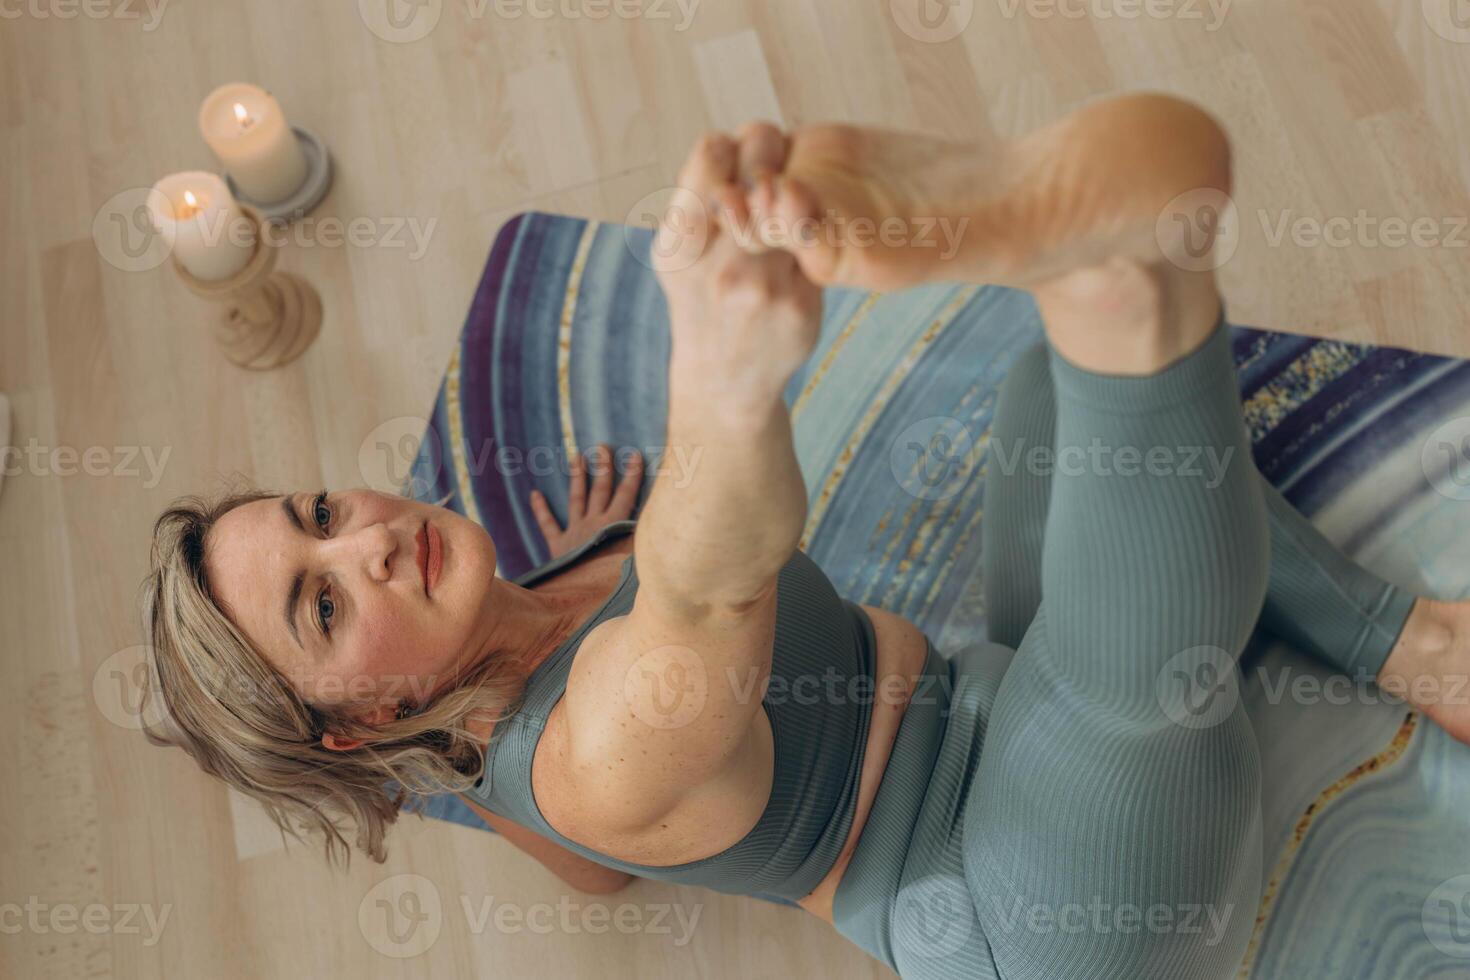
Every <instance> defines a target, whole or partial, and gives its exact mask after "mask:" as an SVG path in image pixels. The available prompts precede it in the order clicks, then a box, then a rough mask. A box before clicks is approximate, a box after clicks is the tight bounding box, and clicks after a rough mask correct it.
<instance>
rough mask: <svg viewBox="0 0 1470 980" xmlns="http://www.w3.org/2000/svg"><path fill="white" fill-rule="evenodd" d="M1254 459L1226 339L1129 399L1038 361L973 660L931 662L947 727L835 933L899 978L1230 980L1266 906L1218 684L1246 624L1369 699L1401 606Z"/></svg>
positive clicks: (1006, 396) (1253, 826)
mask: <svg viewBox="0 0 1470 980" xmlns="http://www.w3.org/2000/svg"><path fill="white" fill-rule="evenodd" d="M1037 447H1039V448H1037ZM1250 449H1251V447H1250V440H1249V438H1248V436H1247V433H1246V431H1245V426H1244V423H1243V420H1242V417H1241V410H1240V400H1239V391H1238V387H1237V381H1236V376H1235V368H1234V360H1233V358H1232V356H1231V351H1230V331H1229V328H1228V327H1227V326H1226V325H1225V323H1224V321H1223V319H1222V321H1221V322H1220V323H1219V324H1218V325H1217V327H1216V329H1215V331H1214V332H1213V333H1212V334H1211V336H1210V337H1209V339H1208V340H1207V341H1206V342H1205V343H1204V345H1203V346H1201V347H1200V348H1199V349H1197V350H1196V351H1194V352H1193V353H1191V354H1190V355H1189V356H1187V357H1185V358H1183V359H1181V360H1179V361H1177V362H1175V363H1174V364H1172V365H1170V366H1169V367H1167V368H1166V369H1164V370H1162V371H1160V372H1158V373H1156V374H1153V375H1149V376H1145V377H1122V376H1109V375H1100V374H1096V373H1092V372H1090V371H1087V370H1085V369H1083V368H1081V367H1079V366H1077V365H1075V364H1072V363H1070V362H1068V361H1066V360H1065V359H1064V358H1062V357H1061V356H1060V355H1059V354H1058V353H1057V352H1056V351H1055V350H1054V349H1052V348H1050V347H1049V346H1046V345H1044V344H1043V345H1041V346H1039V347H1037V348H1036V349H1034V350H1032V351H1031V352H1029V353H1028V354H1027V355H1025V356H1024V357H1022V358H1021V359H1020V361H1018V363H1017V364H1016V366H1015V367H1014V369H1013V370H1012V371H1011V373H1010V374H1009V375H1008V377H1007V379H1006V381H1005V383H1004V385H1003V387H1002V391H1001V395H1000V403H999V405H998V407H997V411H996V417H995V423H994V425H993V427H992V432H991V447H990V452H989V457H988V459H989V462H988V463H987V475H986V479H987V487H986V501H985V503H986V515H985V521H984V526H983V533H984V535H985V541H984V555H985V558H984V561H985V568H984V571H985V575H986V588H987V600H988V603H989V609H988V615H989V622H990V629H991V638H992V640H994V641H996V642H995V643H992V644H990V645H988V646H986V645H977V646H976V647H975V648H974V649H967V650H963V651H960V652H959V655H958V656H957V657H956V658H955V659H953V660H952V661H951V662H950V663H951V666H950V668H949V669H950V670H951V671H952V672H953V675H952V679H953V680H955V681H956V682H957V684H956V687H955V696H954V698H953V700H952V701H951V702H950V703H948V704H946V705H945V706H944V708H943V710H942V711H939V712H937V713H936V712H935V711H934V710H933V709H930V708H922V709H920V711H918V712H915V713H914V718H913V724H912V725H910V720H911V719H910V717H909V716H908V715H907V714H906V716H905V720H904V723H903V725H902V726H901V728H900V732H899V736H898V739H897V741H896V742H895V749H894V761H893V762H891V763H890V767H891V768H896V769H897V771H896V773H895V774H894V778H893V780H892V786H891V787H880V791H879V799H878V800H877V801H875V806H874V814H875V815H876V819H875V820H873V823H874V825H875V826H877V827H878V828H879V829H877V830H875V831H874V833H873V834H872V835H871V840H868V838H869V837H870V835H869V834H868V832H867V831H866V830H865V832H864V835H863V837H864V840H863V841H860V843H859V848H858V853H857V854H855V855H854V860H853V865H852V868H859V870H858V871H857V873H854V872H853V870H852V868H850V869H849V872H848V875H847V876H845V877H844V882H843V885H842V887H841V888H840V889H839V894H838V897H837V900H836V905H837V914H838V927H839V930H840V931H844V934H846V935H849V936H850V937H851V938H853V939H854V940H855V941H858V942H859V943H860V944H861V945H864V947H865V948H868V949H869V950H870V951H878V952H881V953H884V954H887V955H886V958H887V959H888V960H889V962H890V964H891V965H893V966H894V967H895V968H896V969H897V970H898V971H899V973H900V974H901V975H902V976H904V977H905V978H926V977H945V978H948V977H987V976H993V977H999V978H1003V980H1022V978H1028V980H1029V978H1038V980H1040V978H1046V980H1074V978H1077V980H1082V978H1087V980H1092V978H1119V980H1137V978H1170V980H1192V978H1205V977H1210V978H1215V977H1228V976H1232V975H1233V973H1234V971H1235V969H1236V968H1237V967H1238V965H1239V963H1240V961H1241V958H1242V955H1243V953H1244V951H1245V948H1246V945H1247V943H1248V941H1249V939H1250V935H1251V931H1252V927H1253V924H1254V919H1255V914H1256V909H1257V905H1258V902H1259V899H1260V894H1261V887H1262V880H1263V855H1262V853H1261V816H1260V756H1259V750H1258V747H1257V744H1256V739H1255V735H1254V733H1253V731H1252V729H1251V725H1250V721H1249V718H1248V717H1247V715H1246V711H1245V708H1244V705H1243V704H1241V703H1240V700H1239V696H1238V694H1239V686H1238V685H1239V674H1238V671H1237V668H1236V660H1237V658H1238V657H1239V655H1240V653H1241V651H1242V649H1243V648H1244V646H1245V644H1246V642H1247V640H1248V639H1249V638H1250V636H1251V634H1252V632H1253V630H1254V629H1255V627H1256V625H1257V624H1258V623H1259V624H1260V625H1261V626H1263V627H1265V628H1266V629H1267V630H1269V631H1273V632H1275V633H1277V634H1279V635H1281V636H1282V637H1283V638H1285V639H1288V640H1291V641H1292V642H1294V643H1296V644H1297V645H1299V646H1301V647H1302V648H1304V649H1306V650H1307V651H1310V652H1312V653H1314V654H1316V655H1318V656H1320V657H1322V658H1323V659H1324V660H1326V661H1327V662H1328V663H1330V664H1332V665H1333V666H1335V667H1337V668H1338V669H1341V670H1344V671H1350V672H1361V671H1366V672H1368V673H1367V676H1370V677H1371V676H1372V674H1373V673H1376V671H1377V668H1378V667H1379V666H1380V665H1381V664H1382V662H1383V660H1384V658H1385V657H1386V656H1387V654H1388V652H1389V650H1390V649H1391V648H1392V646H1393V643H1394V640H1395V639H1396V637H1397V635H1398V633H1399V631H1400V629H1401V628H1402V625H1403V622H1404V619H1405V618H1406V617H1407V615H1408V613H1409V610H1410V608H1411V606H1412V605H1413V601H1414V597H1413V596H1412V595H1410V594H1408V593H1405V592H1403V591H1401V590H1399V589H1397V588H1396V587H1394V586H1392V585H1391V584H1389V583H1386V582H1384V581H1382V580H1380V579H1377V578H1375V577H1374V576H1372V575H1371V574H1369V573H1368V572H1366V571H1365V570H1363V569H1361V568H1359V567H1358V566H1356V565H1354V564H1353V563H1352V562H1351V561H1349V560H1348V559H1347V558H1346V557H1344V556H1343V555H1342V554H1341V553H1340V552H1338V551H1337V549H1336V548H1335V547H1333V546H1332V544H1331V543H1330V542H1328V541H1327V540H1326V539H1325V538H1323V537H1322V536H1321V535H1320V534H1319V533H1318V532H1317V531H1316V530H1315V529H1314V528H1313V527H1312V526H1311V525H1310V524H1309V523H1308V522H1307V521H1306V520H1305V519H1304V518H1302V517H1301V515H1299V514H1298V513H1297V512H1296V511H1295V510H1294V509H1293V508H1291V506H1290V505H1289V504H1288V503H1287V502H1286V501H1285V500H1284V499H1282V498H1281V496H1280V494H1278V493H1277V492H1276V491H1275V490H1274V489H1273V488H1272V487H1271V486H1270V485H1269V484H1268V483H1267V482H1266V481H1265V480H1264V479H1263V478H1262V477H1261V475H1260V474H1259V472H1258V471H1257V470H1256V468H1255V465H1254V463H1253V461H1252V459H1251V455H1250ZM1000 644H1004V645H1005V646H1001V645H1000ZM1008 648H1014V653H1012V652H1011V650H1010V649H1008ZM931 653H932V650H931ZM967 681H968V682H970V683H969V684H968V686H967ZM910 711H911V712H913V711H914V709H913V708H912V707H911V708H910ZM924 712H929V713H930V714H931V715H934V716H936V717H937V715H940V714H942V715H943V716H944V721H943V723H942V724H943V734H942V736H936V737H935V739H934V742H935V744H936V747H935V748H934V750H933V752H932V754H931V755H930V756H928V757H927V758H932V759H933V763H932V766H931V767H930V768H929V769H925V771H924V774H923V776H922V778H921V782H922V783H923V785H922V787H921V788H920V787H919V785H918V784H917V783H912V782H911V780H912V779H914V778H916V777H914V776H913V773H912V770H914V769H918V768H923V766H922V765H919V766H906V765H904V758H905V756H908V757H909V758H912V759H914V760H918V759H921V758H926V757H925V756H923V754H922V753H921V752H920V750H919V749H918V748H917V746H918V745H919V744H920V743H921V742H922V741H923V740H924V736H923V733H922V727H923V726H924V725H925V724H926V722H924V721H921V720H920V719H921V718H923V717H924ZM905 728H908V729H909V730H908V731H905V730H904V729H905ZM884 780H885V783H888V782H889V780H890V776H889V774H888V773H885V777H884ZM906 785H907V787H908V788H904V787H905V786H906ZM885 789H886V791H887V795H886V799H885ZM915 793H918V794H920V795H921V796H922V803H921V804H920V805H919V806H918V807H917V809H910V810H904V809H903V807H902V806H901V805H900V802H899V800H900V798H901V797H902V796H910V797H912V796H913V795H914V794H915ZM900 812H908V813H916V814H917V816H916V817H914V818H912V820H909V819H908V818H905V819H904V820H894V819H892V816H891V815H893V814H898V813H900ZM870 819H871V818H870ZM905 827H907V829H905ZM901 838H902V843H901V844H897V845H896V846H897V847H898V848H899V850H894V851H890V852H889V853H887V854H885V853H883V850H884V848H885V846H889V845H893V844H894V842H896V841H899V840H900V839H901ZM900 850H901V852H902V854H901V856H900V853H899V851H900ZM864 851H866V852H867V853H866V854H864V853H863V852H864ZM895 861H896V862H897V863H898V864H899V865H901V868H902V871H901V880H900V881H899V883H898V885H897V887H891V886H884V887H883V888H882V890H883V891H885V892H886V893H887V895H888V897H887V898H884V899H878V898H877V893H878V891H879V884H878V883H879V882H880V881H883V880H884V879H883V878H882V875H883V874H884V870H883V868H884V866H885V864H886V866H887V867H890V868H891V867H892V866H893V865H894V863H895ZM848 878H851V879H852V881H851V883H849V882H848V880H847V879H848ZM878 905H882V906H883V907H885V908H886V909H887V910H888V911H887V912H886V913H885V914H884V915H883V916H882V917H876V916H873V915H866V913H867V912H869V911H871V909H872V908H874V907H876V906H878ZM936 917H937V918H938V920H941V921H936ZM880 921H882V922H886V923H889V924H887V925H877V926H875V925H872V923H875V922H880Z"/></svg>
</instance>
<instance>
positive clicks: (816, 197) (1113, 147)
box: [720, 95, 1230, 374]
mask: <svg viewBox="0 0 1470 980" xmlns="http://www.w3.org/2000/svg"><path fill="white" fill-rule="evenodd" d="M784 149H785V163H784V167H783V168H782V169H781V172H780V174H779V175H776V176H765V177H761V178H760V179H758V180H757V181H756V182H755V186H754V187H753V188H752V189H751V190H750V191H749V192H741V191H739V190H738V189H737V188H733V187H732V188H727V189H726V190H725V191H724V192H723V193H722V195H721V197H720V204H721V206H722V208H723V210H724V212H725V214H724V216H723V218H722V221H723V222H724V223H725V224H726V226H727V227H731V228H732V229H734V230H735V231H736V234H737V237H740V236H741V235H742V234H743V236H744V237H745V238H746V239H747V240H748V241H752V242H754V243H755V245H756V246H757V247H759V246H760V245H765V246H768V247H773V248H783V249H786V250H787V251H789V252H791V253H792V254H793V255H794V256H795V257H796V259H797V261H798V263H800V265H801V268H802V271H803V272H805V273H806V275H807V276H808V277H809V278H810V279H812V280H813V281H815V282H818V283H822V284H840V285H848V286H858V287H863V288H867V289H878V290H888V289H896V288H901V287H904V286H912V285H916V284H919V283H924V282H932V281H960V282H974V283H996V284H1001V285H1008V286H1017V287H1021V288H1025V289H1029V290H1031V291H1032V292H1034V293H1035V295H1036V299H1037V303H1038V306H1039V308H1040V310H1041V314H1042V319H1043V320H1044V321H1045V323H1046V327H1047V334H1048V337H1049V338H1050V339H1051V341H1052V344H1053V346H1054V347H1055V348H1056V349H1057V351H1058V352H1059V353H1061V354H1062V355H1063V356H1064V357H1066V358H1068V359H1069V360H1072V361H1074V362H1076V363H1078V364H1081V365H1083V366H1085V367H1087V368H1089V369H1091V370H1095V371H1100V372H1106V373H1115V374H1150V373H1153V372H1155V371H1157V370H1159V369H1161V368H1162V367H1164V366H1166V365H1167V364H1169V363H1172V362H1173V361H1174V360H1177V359H1178V358H1180V357H1183V356H1184V355H1186V354H1187V353H1189V352H1190V351H1192V350H1194V349H1196V348H1197V347H1198V346H1199V344H1200V343H1202V342H1203V340H1204V338H1206V337H1207V336H1209V334H1210V333H1211V331H1212V329H1213V327H1214V326H1215V324H1216V322H1217V321H1218V317H1219V311H1220V304H1219V295H1218V292H1217V290H1216V286H1215V280H1214V276H1213V273H1212V272H1211V270H1209V269H1208V268H1205V269H1199V270H1191V269H1188V268H1185V267H1183V266H1182V265H1181V264H1177V263H1172V262H1170V261H1169V257H1170V256H1176V255H1179V254H1183V253H1182V250H1181V251H1175V249H1176V248H1177V247H1178V245H1179V244H1180V243H1184V242H1186V241H1187V238H1188V233H1189V232H1190V231H1196V232H1200V231H1203V232H1205V233H1206V236H1207V237H1206V244H1208V243H1209V242H1210V241H1212V240H1213V234H1214V231H1215V229H1213V228H1210V229H1201V228H1197V227H1195V226H1193V225H1192V224H1191V223H1190V222H1189V221H1186V222H1174V221H1171V220H1167V219H1168V217H1170V216H1169V215H1167V213H1166V212H1167V211H1168V210H1169V209H1170V208H1171V207H1175V208H1177V207H1178V206H1179V205H1178V203H1177V202H1178V201H1179V199H1180V198H1181V195H1186V194H1188V192H1192V191H1193V192H1199V193H1209V192H1215V193H1218V194H1227V193H1228V192H1229V189H1230V147H1229V142H1228V140H1227V139H1226V137H1225V134H1224V132H1223V131H1222V130H1221V129H1220V127H1219V126H1218V124H1217V123H1216V122H1215V121H1214V119H1212V118H1211V117H1210V116H1209V115H1208V114H1207V113H1205V112H1204V111H1202V110H1201V109H1199V108H1197V107H1195V106H1193V105H1191V104H1189V103H1187V102H1182V101H1180V100H1178V99H1175V98H1171V97H1168V96H1162V95H1127V96H1122V97H1118V98H1113V99H1109V100H1106V101H1103V102H1097V103H1094V104H1092V105H1089V106H1087V107H1085V108H1083V109H1079V110H1077V111H1076V112H1074V113H1072V114H1071V115H1069V116H1066V117H1065V118H1063V119H1061V120H1059V121H1058V122H1056V123H1053V124H1052V125H1050V126H1047V127H1045V128H1044V129H1040V130H1037V131H1036V132H1034V133H1032V134H1030V135H1028V136H1026V137H1024V138H1022V139H1019V140H1016V141H1015V142H1013V143H1010V144H1008V145H1005V146H1003V147H1001V148H999V149H981V148H978V147H976V146H972V145H968V144H964V143H954V142H946V141H943V140H936V139H932V138H928V137H923V136H917V135H913V134H908V133H895V132H891V131H887V130H879V129H865V128H860V127H854V126H817V127H812V128H808V129H803V130H799V131H797V132H796V133H795V134H793V135H792V137H791V139H790V141H789V143H788V145H787V146H786V147H785V148H784ZM1185 217H1187V218H1190V219H1192V218H1193V215H1185ZM1161 218H1164V219H1165V220H1163V221H1161ZM1175 239H1177V240H1178V241H1176V240H1175ZM1188 244H1189V245H1190V246H1191V247H1192V248H1195V249H1197V248H1198V245H1199V243H1198V242H1188ZM1188 254H1190V255H1196V254H1198V253H1197V251H1194V252H1190V253H1188Z"/></svg>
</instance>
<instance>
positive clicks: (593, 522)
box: [531, 442, 643, 558]
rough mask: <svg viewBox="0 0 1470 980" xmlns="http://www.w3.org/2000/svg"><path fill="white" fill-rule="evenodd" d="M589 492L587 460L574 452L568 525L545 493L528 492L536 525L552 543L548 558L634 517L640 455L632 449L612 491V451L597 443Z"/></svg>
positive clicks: (641, 476)
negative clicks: (557, 516)
mask: <svg viewBox="0 0 1470 980" xmlns="http://www.w3.org/2000/svg"><path fill="white" fill-rule="evenodd" d="M593 459H594V462H593V469H594V471H595V472H594V473H593V477H592V492H591V493H590V494H589V493H588V492H587V459H586V457H585V456H583V455H582V454H581V453H576V454H574V455H573V456H572V460H571V471H572V473H571V478H570V481H569V483H568V484H567V496H568V498H569V500H570V503H568V505H567V526H566V527H562V526H561V525H560V524H558V523H557V522H556V515H555V514H553V513H552V512H551V505H550V504H549V503H547V501H546V495H545V494H543V493H542V492H541V491H540V490H532V491H531V513H532V514H534V515H535V517H536V525H537V526H538V527H540V528H541V533H542V535H543V536H545V538H546V543H547V544H548V545H550V546H551V557H553V558H560V557H561V556H562V555H564V554H566V553H567V552H569V551H571V550H572V549H573V548H576V547H577V546H578V545H580V544H583V543H584V542H587V541H590V540H591V539H592V536H593V535H595V534H596V533H597V532H598V531H600V530H602V529H603V528H604V527H606V526H607V525H609V524H612V523H615V522H617V521H624V520H627V519H628V518H629V517H632V516H633V508H634V507H635V506H636V505H637V503H638V491H639V489H640V488H641V487H642V486H643V455H642V454H641V453H639V452H638V450H636V449H635V450H633V454H632V456H630V457H629V459H628V464H627V468H626V471H625V472H624V473H623V478H622V480H621V481H619V483H618V489H617V491H616V492H614V491H613V469H614V467H613V458H612V450H611V449H610V448H609V447H608V445H607V443H605V442H604V443H599V444H598V445H597V448H596V449H595V450H594V451H593Z"/></svg>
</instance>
